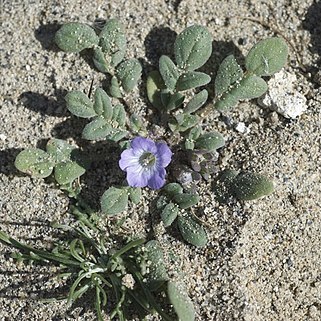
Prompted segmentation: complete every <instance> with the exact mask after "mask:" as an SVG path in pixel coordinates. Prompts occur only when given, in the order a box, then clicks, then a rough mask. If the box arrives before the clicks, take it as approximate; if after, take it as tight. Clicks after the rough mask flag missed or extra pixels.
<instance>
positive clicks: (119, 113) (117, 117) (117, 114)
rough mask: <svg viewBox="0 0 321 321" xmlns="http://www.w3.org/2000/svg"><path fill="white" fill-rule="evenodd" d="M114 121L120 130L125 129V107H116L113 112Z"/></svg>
mask: <svg viewBox="0 0 321 321" xmlns="http://www.w3.org/2000/svg"><path fill="white" fill-rule="evenodd" d="M112 119H113V121H115V122H117V123H118V126H119V127H120V128H123V127H124V126H125V124H126V112H125V109H124V106H123V105H120V104H118V105H116V106H115V107H114V110H113V117H112Z"/></svg>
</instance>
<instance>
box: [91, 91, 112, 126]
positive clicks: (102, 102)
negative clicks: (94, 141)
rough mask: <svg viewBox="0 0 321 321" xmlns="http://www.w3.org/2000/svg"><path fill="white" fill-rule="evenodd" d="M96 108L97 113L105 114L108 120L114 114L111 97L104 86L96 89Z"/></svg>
mask: <svg viewBox="0 0 321 321" xmlns="http://www.w3.org/2000/svg"><path fill="white" fill-rule="evenodd" d="M94 109H95V111H96V114H97V115H103V117H104V118H105V119H106V120H110V119H111V117H112V115H113V106H112V105H111V101H110V98H109V97H108V95H107V94H106V92H105V90H103V89H102V88H97V89H96V91H95V103H94Z"/></svg>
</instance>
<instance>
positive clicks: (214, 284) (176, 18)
mask: <svg viewBox="0 0 321 321" xmlns="http://www.w3.org/2000/svg"><path fill="white" fill-rule="evenodd" d="M94 2H95V4H92V2H90V1H84V0H69V1H48V0H47V1H40V0H29V1H27V0H22V1H6V0H4V1H2V2H1V4H0V5H1V8H0V10H1V20H2V29H1V31H0V32H1V40H2V43H1V51H0V55H1V67H2V68H1V71H2V76H1V79H2V85H1V88H0V93H1V96H0V99H1V103H0V115H1V120H2V123H1V126H0V229H1V230H4V231H6V232H7V233H9V234H10V235H12V236H14V237H16V238H18V239H19V240H21V241H24V242H27V243H29V244H33V245H35V246H39V247H49V246H50V244H51V242H52V241H53V240H55V239H57V237H59V235H57V231H56V230H54V229H52V228H50V225H49V224H50V222H51V221H53V220H58V221H62V222H66V223H68V222H70V221H71V220H72V217H71V216H70V214H68V213H67V208H68V199H67V198H66V197H65V196H64V194H63V193H62V192H60V191H59V190H58V189H56V188H55V186H54V184H53V183H52V182H51V181H50V180H48V179H46V180H42V179H33V178H30V177H28V176H26V175H23V174H21V173H19V172H18V171H17V170H16V169H15V168H14V166H13V161H14V159H15V156H16V155H17V154H18V152H19V151H21V150H22V149H24V148H27V147H35V146H38V147H43V146H44V144H45V143H46V141H47V139H49V138H51V137H56V138H62V139H67V140H68V141H70V142H71V143H75V144H78V145H79V146H82V147H83V148H84V149H85V150H87V151H90V152H92V153H93V152H95V153H98V154H99V155H100V156H99V160H97V162H96V163H95V164H94V166H93V168H92V169H91V170H90V171H89V173H88V175H87V177H86V178H84V180H83V183H84V192H85V195H86V196H87V198H90V199H93V200H96V203H95V204H96V205H97V202H98V200H99V198H100V196H101V194H102V193H103V191H104V190H105V189H106V188H107V187H108V186H110V185H112V184H114V183H116V182H117V181H119V179H120V178H121V177H122V175H123V174H122V173H121V171H120V170H113V169H112V168H117V161H118V159H117V157H118V156H117V155H118V153H119V151H118V150H115V146H114V145H111V144H107V143H90V144H88V143H86V142H84V141H82V140H80V139H79V136H80V133H81V130H82V128H83V126H84V124H85V122H84V121H82V120H79V119H77V118H76V117H72V116H71V115H70V114H69V113H68V112H67V111H66V108H65V105H64V100H63V97H64V95H65V94H66V92H67V91H69V90H73V89H77V90H84V91H88V89H89V87H90V83H91V81H92V79H94V85H95V86H98V85H99V83H100V81H101V80H102V79H103V78H104V77H103V75H101V74H99V73H97V72H96V71H95V70H94V69H93V68H92V66H91V65H90V64H88V63H87V61H88V58H87V57H86V55H83V54H81V55H78V54H66V53H63V52H61V51H59V50H58V49H57V48H56V47H55V45H54V44H53V36H54V33H55V31H56V30H57V29H58V28H59V26H60V25H61V24H62V23H65V22H70V21H80V22H84V23H89V24H90V23H92V22H93V21H94V20H95V19H97V18H105V19H106V18H110V17H117V18H119V19H120V20H121V21H122V23H123V24H124V26H125V29H126V33H127V37H128V43H129V45H128V47H129V49H128V53H127V56H128V57H138V58H139V59H140V60H141V62H142V64H143V66H144V72H143V80H142V82H141V84H140V86H139V88H138V89H137V90H135V91H134V93H133V94H132V95H131V96H130V97H128V102H129V105H130V109H131V110H130V111H136V112H137V113H139V114H140V115H143V116H144V115H148V116H149V119H151V120H153V119H154V120H155V119H157V117H155V116H154V117H151V116H150V115H151V114H152V112H153V109H152V108H151V106H150V104H149V103H148V101H147V99H146V94H145V91H144V85H145V80H146V74H147V73H148V71H150V70H152V69H154V67H155V66H156V65H157V61H158V58H159V57H160V55H161V54H169V55H171V54H172V44H173V40H174V39H175V34H176V33H179V32H181V31H182V30H183V29H184V28H185V27H186V26H189V25H191V24H202V25H204V26H207V28H208V29H209V30H210V32H211V33H212V35H213V37H214V39H215V41H214V44H213V46H214V47H213V48H214V52H213V55H212V58H211V62H210V64H208V65H207V68H208V70H210V71H211V72H212V74H213V75H214V74H215V72H216V70H217V67H218V63H219V62H220V61H221V60H222V59H223V58H224V57H225V56H226V55H227V54H229V53H235V54H236V55H237V56H238V57H239V58H241V59H242V56H243V55H244V54H246V53H247V51H248V50H249V49H250V48H251V46H252V45H253V44H255V43H256V42H257V41H259V40H260V39H264V38H266V37H269V36H273V35H281V36H284V37H285V38H286V39H287V40H288V41H289V43H290V58H289V63H288V65H287V66H286V67H285V68H286V70H287V71H289V72H291V73H294V74H295V75H296V76H297V77H298V79H299V89H298V90H299V91H300V92H301V93H303V94H305V96H306V98H307V99H308V106H309V108H308V110H307V112H306V113H305V114H304V115H302V116H301V117H300V118H299V119H296V120H287V119H285V118H283V117H282V116H280V115H277V114H276V113H275V112H272V111H269V110H266V109H263V108H261V107H259V106H258V104H257V103H256V101H255V100H254V101H250V102H243V103H241V104H239V105H238V106H237V107H235V108H234V109H233V110H231V111H229V112H227V113H225V115H224V116H219V115H218V113H213V114H212V115H211V116H210V117H209V119H208V128H209V129H211V128H212V129H216V130H219V131H220V132H221V133H222V134H223V135H224V137H225V138H226V140H227V144H226V146H225V148H224V149H223V150H222V152H221V159H220V163H219V166H220V168H221V169H223V168H234V169H238V170H240V169H248V170H253V171H256V172H260V173H263V174H266V175H268V176H269V177H271V178H272V179H273V180H274V182H275V185H276V190H275V192H274V193H273V194H272V195H270V196H268V197H265V198H263V199H260V200H257V201H253V202H246V203H238V202H233V203H231V204H229V205H220V204H219V203H218V202H217V201H216V200H215V197H214V195H213V191H212V189H211V184H210V183H208V184H207V183H202V184H201V185H200V190H201V198H202V201H201V203H200V206H199V207H198V210H197V214H198V215H199V216H200V218H201V219H203V220H206V221H207V223H208V225H209V226H208V227H207V228H206V230H207V233H208V237H209V242H208V245H207V247H206V248H203V249H196V248H194V247H192V246H189V245H187V244H186V243H184V242H183V241H182V239H181V238H180V236H179V234H177V233H171V234H168V233H165V232H164V230H162V229H161V228H158V227H157V226H155V229H156V231H157V239H158V240H159V241H160V242H161V244H162V246H163V248H164V250H166V251H172V252H173V253H175V254H176V256H177V262H176V264H175V265H174V266H173V267H172V270H173V274H174V275H176V276H177V275H180V277H181V278H183V279H184V280H185V282H186V284H187V285H188V287H187V289H188V292H189V295H190V297H191V298H192V300H193V302H194V305H195V309H196V313H197V318H196V319H197V320H198V321H200V320H209V321H211V320H213V321H214V320H215V321H223V320H228V321H230V320H238V321H239V320H246V321H260V320H264V321H275V320H279V321H281V320H284V321H292V320H293V321H299V320H306V321H307V320H309V321H310V320H315V321H316V320H321V251H320V248H321V220H320V217H321V184H320V183H321V174H320V143H321V138H320V137H321V136H320V134H321V116H320V115H321V114H320V104H321V90H320V85H321V80H320V79H321V74H320V71H319V68H320V55H321V37H320V34H321V24H320V21H321V2H320V1H318V2H317V1H312V0H307V1H300V0H293V1H290V0H282V1H276V0H274V1H267V0H266V1H263V0H262V1H259V0H246V1H245V0H244V1H243V0H230V1H227V0H224V1H204V0H199V1H192V0H186V1H184V0H183V1H179V0H178V1H177V0H175V1H172V0H166V1H162V0H152V1H147V2H144V1H137V0H135V1H133V0H128V1H125V0H123V1H102V0H101V1H100V0H96V1H94ZM244 17H249V18H252V20H253V18H254V20H257V21H256V22H255V21H252V20H249V19H244ZM259 20H260V21H261V23H259V22H258V21H259ZM239 122H244V123H245V125H246V126H247V127H248V128H249V129H250V131H249V133H244V134H242V133H240V132H238V131H237V130H235V125H236V124H238V123H239ZM106 155H107V157H105V156H106ZM154 196H155V193H153V192H151V191H149V190H145V191H144V200H143V201H142V203H141V204H140V205H137V206H134V207H132V208H130V209H129V210H128V212H127V213H125V214H124V215H126V214H127V215H128V218H127V220H126V223H125V224H126V225H127V226H128V227H131V228H132V227H133V226H134V227H135V228H134V230H133V233H136V234H139V235H143V234H144V233H146V229H148V228H149V227H150V224H152V222H150V218H149V214H148V211H149V205H148V200H149V199H150V198H151V197H154ZM11 252H12V250H11V249H10V248H8V247H5V246H4V245H2V244H0V272H1V273H0V320H8V321H11V320H26V321H27V320H30V321H31V320H32V321H36V320H48V321H49V320H94V319H95V314H94V312H93V308H92V306H91V305H90V303H89V301H88V299H84V300H82V301H81V302H80V303H78V304H76V305H75V306H72V307H71V308H69V309H67V307H66V305H65V303H63V302H59V303H44V302H41V301H40V300H39V298H44V297H45V298H48V297H50V296H52V294H55V293H59V291H60V290H59V289H57V288H58V287H59V282H58V281H57V280H56V279H55V278H52V276H53V275H55V274H56V273H57V269H56V268H48V267H46V266H30V265H23V264H18V263H17V262H16V261H15V260H13V259H11V258H10V253H11ZM149 319H150V320H157V318H156V317H154V316H152V317H150V318H149ZM106 320H108V318H107V317H106Z"/></svg>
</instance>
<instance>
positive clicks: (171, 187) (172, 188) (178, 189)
mask: <svg viewBox="0 0 321 321" xmlns="http://www.w3.org/2000/svg"><path fill="white" fill-rule="evenodd" d="M163 190H164V192H165V193H166V194H167V195H168V196H169V197H173V196H175V195H176V194H181V193H183V187H182V186H181V185H180V184H178V183H169V184H167V185H166V186H165V187H164V188H163Z"/></svg>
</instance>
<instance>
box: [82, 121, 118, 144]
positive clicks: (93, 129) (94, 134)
mask: <svg viewBox="0 0 321 321" xmlns="http://www.w3.org/2000/svg"><path fill="white" fill-rule="evenodd" d="M112 132H113V128H112V126H111V125H110V124H109V123H107V122H106V120H105V119H104V118H103V117H102V116H98V117H96V118H95V119H94V120H93V121H91V122H90V123H89V124H87V125H86V126H85V128H84V130H83V132H82V137H83V138H84V139H88V140H101V139H104V138H106V137H107V136H108V135H109V134H111V133H112Z"/></svg>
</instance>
